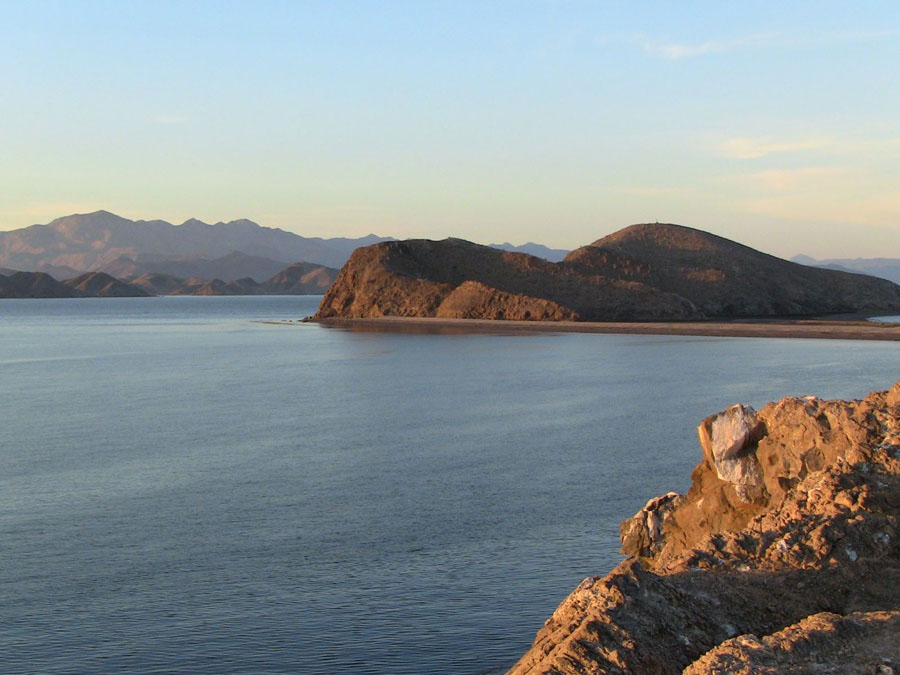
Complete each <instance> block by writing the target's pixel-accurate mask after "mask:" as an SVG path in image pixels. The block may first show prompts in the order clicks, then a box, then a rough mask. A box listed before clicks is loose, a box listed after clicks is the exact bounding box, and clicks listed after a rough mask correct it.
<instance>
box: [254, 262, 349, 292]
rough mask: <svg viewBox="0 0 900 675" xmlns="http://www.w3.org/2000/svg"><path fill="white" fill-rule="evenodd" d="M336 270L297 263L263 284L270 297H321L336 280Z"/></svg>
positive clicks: (312, 264)
mask: <svg viewBox="0 0 900 675" xmlns="http://www.w3.org/2000/svg"><path fill="white" fill-rule="evenodd" d="M337 275H338V270H336V269H335V268H333V267H325V266H323V265H316V264H314V263H307V262H298V263H294V264H293V265H290V266H289V267H286V268H284V269H283V270H281V271H280V272H278V274H275V275H274V276H273V277H272V278H271V279H269V280H267V281H266V282H265V284H264V286H265V288H266V293H270V294H272V295H321V294H322V293H324V292H325V291H326V290H328V288H329V287H330V286H331V284H333V283H334V280H335V279H336V278H337Z"/></svg>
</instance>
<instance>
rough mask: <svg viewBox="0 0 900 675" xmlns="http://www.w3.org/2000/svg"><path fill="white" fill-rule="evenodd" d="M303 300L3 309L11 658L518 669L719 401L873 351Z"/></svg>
mask: <svg viewBox="0 0 900 675" xmlns="http://www.w3.org/2000/svg"><path fill="white" fill-rule="evenodd" d="M318 300H319V298H318V297H290V296H288V297H251V298H229V297H164V298H133V299H78V300H15V301H3V302H2V303H0V378H2V379H0V382H2V394H0V396H2V399H0V402H2V406H0V503H2V507H0V545H2V565H0V588H2V589H3V599H4V600H3V603H2V606H0V626H2V627H3V630H2V631H0V671H2V672H4V673H20V672H22V673H24V672H73V671H77V672H98V671H111V670H130V671H135V672H172V671H191V672H207V673H221V672H300V673H321V672H334V673H420V672H421V673H425V672H429V673H434V672H438V673H444V672H446V673H479V672H486V671H493V670H502V669H503V668H504V667H508V666H509V665H511V664H512V662H514V661H515V660H516V658H517V657H518V656H519V655H520V654H521V653H522V652H523V651H524V650H525V649H527V647H528V646H529V645H530V643H531V641H532V639H533V638H534V634H535V632H536V631H537V630H538V629H539V628H540V627H541V625H542V623H543V621H544V620H545V619H546V618H547V617H548V616H549V615H550V613H552V611H553V609H554V608H555V607H556V605H557V604H558V603H559V602H560V601H561V600H562V599H563V597H564V596H565V595H566V594H567V593H568V592H570V591H571V590H572V589H573V588H574V587H575V586H576V585H577V584H578V583H579V582H580V581H581V579H582V578H584V577H585V576H587V575H593V574H603V573H605V572H606V571H608V570H609V569H610V568H611V567H612V566H614V565H615V564H616V563H617V562H618V561H619V560H620V559H621V556H620V555H619V554H618V523H619V522H620V521H621V520H622V519H624V518H627V517H629V516H630V515H632V514H633V513H634V512H635V511H636V510H637V509H638V508H640V507H641V506H643V504H644V503H645V502H646V501H647V500H648V499H649V498H651V497H653V496H656V495H658V494H661V493H664V492H667V491H669V490H673V489H674V490H679V491H683V490H685V489H686V488H687V487H688V481H689V473H690V470H691V468H692V467H693V466H694V465H695V464H696V463H697V461H698V460H699V458H700V450H699V447H698V445H697V440H696V431H695V428H696V425H697V424H698V422H699V421H700V420H701V419H702V418H703V417H705V416H706V415H708V414H710V413H713V412H716V411H718V410H721V409H723V408H725V407H726V406H728V405H730V404H732V403H735V402H738V401H740V402H744V403H749V404H751V405H754V406H761V405H763V404H764V403H765V402H766V401H768V400H772V399H776V398H780V397H781V396H784V395H788V394H793V395H805V394H817V395H819V396H823V397H826V398H837V397H841V398H848V397H849V398H853V397H860V396H863V395H865V394H866V393H867V392H868V391H870V390H872V389H880V388H881V389H883V388H887V387H889V386H891V385H892V384H893V383H894V381H896V380H897V379H898V377H900V372H898V368H897V364H898V356H900V345H898V344H896V343H886V342H865V341H827V340H768V339H739V338H738V339H734V338H732V339H721V338H679V337H654V336H625V335H623V336H617V335H578V334H537V335H484V334H479V335H465V334H461V335H412V334H390V333H359V332H349V331H342V330H335V329H326V328H322V327H320V326H318V325H315V324H300V323H295V322H294V320H296V319H298V318H300V317H302V316H306V315H308V314H311V313H313V312H314V311H315V307H316V305H317V303H318Z"/></svg>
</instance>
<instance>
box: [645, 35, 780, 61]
mask: <svg viewBox="0 0 900 675" xmlns="http://www.w3.org/2000/svg"><path fill="white" fill-rule="evenodd" d="M775 37H776V34H775V33H756V34H752V35H745V36H740V37H734V38H724V39H713V40H706V41H704V42H695V43H687V42H663V41H659V40H654V39H651V38H647V37H645V38H643V39H642V40H641V42H640V45H641V47H642V48H643V49H644V51H645V52H647V53H648V54H651V55H653V56H660V57H662V58H665V59H669V60H672V61H677V60H679V59H684V58H688V57H691V56H702V55H704V54H716V53H721V52H730V51H734V50H735V49H739V48H742V47H749V46H753V45H760V44H765V43H767V42H771V41H772V40H773V39H774V38H775Z"/></svg>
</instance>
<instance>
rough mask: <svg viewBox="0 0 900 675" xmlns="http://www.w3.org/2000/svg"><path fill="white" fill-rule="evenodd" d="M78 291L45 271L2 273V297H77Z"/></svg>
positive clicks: (0, 287) (0, 279)
mask: <svg viewBox="0 0 900 675" xmlns="http://www.w3.org/2000/svg"><path fill="white" fill-rule="evenodd" d="M78 295H79V293H78V291H76V290H75V289H73V288H70V287H69V286H66V285H65V284H63V283H60V282H59V281H57V280H56V279H54V278H53V277H51V276H50V275H49V274H45V273H44V272H12V273H11V274H9V275H2V274H0V298H77V297H78Z"/></svg>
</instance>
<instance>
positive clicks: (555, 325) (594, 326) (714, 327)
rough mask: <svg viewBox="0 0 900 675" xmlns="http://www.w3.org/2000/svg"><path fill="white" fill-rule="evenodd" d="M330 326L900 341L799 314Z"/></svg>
mask: <svg viewBox="0 0 900 675" xmlns="http://www.w3.org/2000/svg"><path fill="white" fill-rule="evenodd" d="M317 323H319V324H321V325H322V326H325V327H328V328H341V329H345V330H356V331H367V332H405V333H433V334H458V333H504V334H511V333H539V332H540V333H613V334H622V335H687V336H709V337H754V338H811V339H826V340H894V341H900V323H878V322H871V321H865V320H862V319H853V320H845V319H796V320H773V321H765V320H755V321H746V320H745V321H733V322H730V321H693V322H666V321H658V322H624V321H617V322H587V321H543V322H541V321H494V320H489V319H435V318H422V317H394V316H391V317H378V318H367V319H338V318H329V319H322V320H318V321H317Z"/></svg>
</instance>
